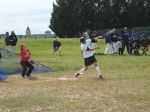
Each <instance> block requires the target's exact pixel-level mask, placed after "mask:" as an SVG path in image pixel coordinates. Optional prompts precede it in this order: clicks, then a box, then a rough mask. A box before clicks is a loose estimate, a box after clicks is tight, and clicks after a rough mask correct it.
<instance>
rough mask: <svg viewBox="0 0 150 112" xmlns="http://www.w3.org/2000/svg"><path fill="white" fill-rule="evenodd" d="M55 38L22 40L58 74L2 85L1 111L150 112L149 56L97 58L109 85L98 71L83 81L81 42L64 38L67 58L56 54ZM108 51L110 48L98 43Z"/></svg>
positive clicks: (16, 77) (15, 79) (15, 77)
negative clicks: (75, 75)
mask: <svg viewBox="0 0 150 112" xmlns="http://www.w3.org/2000/svg"><path fill="white" fill-rule="evenodd" d="M52 41H53V40H52V39H36V40H35V39H20V40H19V42H18V45H17V49H16V52H19V50H18V49H19V47H18V46H19V43H25V44H26V45H27V47H28V48H29V49H30V50H31V51H32V58H33V59H36V60H41V61H43V64H46V65H48V66H50V67H52V68H53V69H54V70H55V72H52V73H45V74H34V75H33V78H32V79H31V80H27V79H22V78H21V76H20V75H13V76H9V77H8V78H7V79H6V80H5V81H2V82H0V112H150V106H149V105H150V86H149V85H150V72H149V69H150V53H149V54H148V55H147V56H129V55H127V54H125V55H124V56H119V55H109V56H104V55H101V56H96V58H97V61H98V63H99V65H100V67H101V69H102V73H103V75H104V78H105V80H104V81H101V80H98V78H97V77H98V76H97V75H96V72H95V70H94V68H93V67H91V68H89V70H88V71H87V72H86V73H85V74H84V75H82V76H81V78H80V79H75V78H74V73H75V72H76V71H78V70H79V69H80V68H81V67H82V66H83V59H82V57H81V54H80V44H79V39H61V41H62V56H59V55H58V54H57V53H56V54H54V55H53V54H52ZM98 43H99V46H100V47H101V48H100V49H99V50H98V52H104V48H105V43H104V41H103V40H99V42H98Z"/></svg>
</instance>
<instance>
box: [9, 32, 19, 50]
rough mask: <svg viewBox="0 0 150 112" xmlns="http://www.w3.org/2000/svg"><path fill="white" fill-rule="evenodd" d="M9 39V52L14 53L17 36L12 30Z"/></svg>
mask: <svg viewBox="0 0 150 112" xmlns="http://www.w3.org/2000/svg"><path fill="white" fill-rule="evenodd" d="M9 39H10V44H11V53H14V50H15V47H16V44H17V41H18V39H17V36H16V34H15V33H14V31H12V32H11V35H10V36H9Z"/></svg>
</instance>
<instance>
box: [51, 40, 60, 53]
mask: <svg viewBox="0 0 150 112" xmlns="http://www.w3.org/2000/svg"><path fill="white" fill-rule="evenodd" d="M53 49H54V50H53V54H54V53H55V52H56V51H59V55H61V42H60V41H59V40H58V39H57V38H55V40H54V41H53Z"/></svg>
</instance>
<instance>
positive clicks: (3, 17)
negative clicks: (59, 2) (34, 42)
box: [0, 0, 55, 34]
mask: <svg viewBox="0 0 150 112" xmlns="http://www.w3.org/2000/svg"><path fill="white" fill-rule="evenodd" d="M53 2H55V0H3V1H0V7H1V10H0V26H1V27H0V33H5V32H6V31H8V30H9V31H11V30H14V31H15V32H16V34H17V33H18V34H24V33H25V29H26V27H27V26H29V27H30V28H31V30H32V31H33V33H44V31H45V30H48V29H49V28H48V25H49V23H50V16H51V12H52V9H53V8H52V3H53ZM32 28H33V29H32Z"/></svg>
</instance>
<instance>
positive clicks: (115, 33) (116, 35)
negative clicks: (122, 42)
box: [111, 31, 118, 54]
mask: <svg viewBox="0 0 150 112" xmlns="http://www.w3.org/2000/svg"><path fill="white" fill-rule="evenodd" d="M111 41H112V45H113V53H114V54H117V52H118V48H117V41H118V34H117V32H116V31H115V32H114V33H113V34H111Z"/></svg>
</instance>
